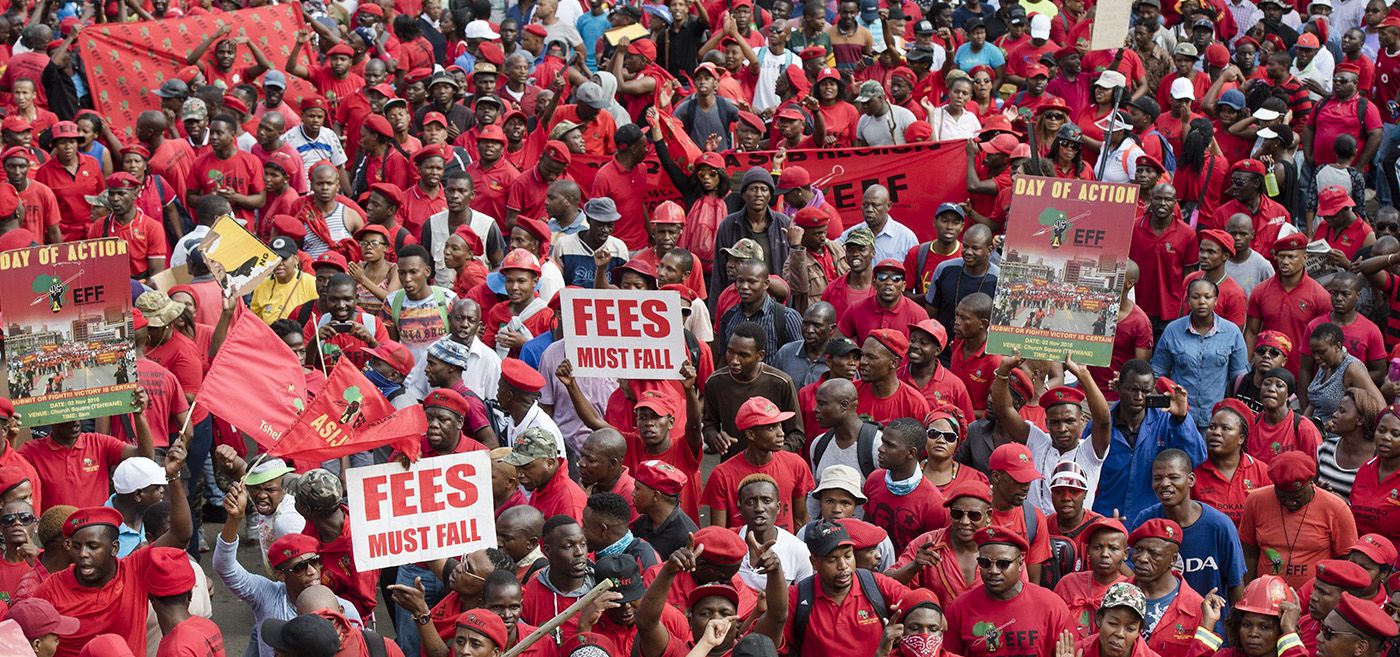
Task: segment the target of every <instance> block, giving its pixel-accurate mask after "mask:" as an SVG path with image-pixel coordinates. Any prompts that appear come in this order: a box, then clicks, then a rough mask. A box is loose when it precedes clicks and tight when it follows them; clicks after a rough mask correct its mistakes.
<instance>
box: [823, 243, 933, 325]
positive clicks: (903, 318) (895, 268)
mask: <svg viewBox="0 0 1400 657" xmlns="http://www.w3.org/2000/svg"><path fill="white" fill-rule="evenodd" d="M904 289H905V271H904V265H903V264H902V263H901V262H900V261H898V260H894V259H890V260H884V261H881V262H880V263H879V264H877V265H875V295H874V296H872V297H870V298H868V299H866V300H864V301H862V302H860V303H857V304H856V305H854V306H851V307H850V308H849V309H848V310H847V311H846V313H845V314H844V315H842V316H841V319H840V321H839V322H837V325H836V327H837V328H838V329H840V330H841V333H842V334H843V335H845V336H846V337H848V338H851V340H852V341H854V342H855V343H856V344H861V343H864V342H865V338H866V337H867V336H869V335H870V333H871V332H872V331H874V330H875V329H892V330H895V331H898V332H900V333H902V334H904V335H905V336H908V334H909V325H910V324H914V323H916V322H919V321H922V320H925V319H928V311H927V310H924V307H923V305H922V304H920V303H919V302H917V301H915V300H913V299H910V298H909V297H906V296H905V295H904Z"/></svg>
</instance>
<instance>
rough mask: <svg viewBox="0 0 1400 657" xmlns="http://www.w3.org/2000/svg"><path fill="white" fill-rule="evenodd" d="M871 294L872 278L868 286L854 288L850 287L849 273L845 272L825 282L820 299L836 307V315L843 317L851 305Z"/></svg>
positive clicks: (873, 284)
mask: <svg viewBox="0 0 1400 657" xmlns="http://www.w3.org/2000/svg"><path fill="white" fill-rule="evenodd" d="M873 296H875V283H874V281H873V280H872V281H871V283H870V286H869V287H867V288H864V289H856V288H853V287H851V285H850V274H847V275H845V276H838V277H836V280H833V281H831V282H830V283H827V284H826V290H825V291H823V292H822V301H825V302H827V303H829V304H831V306H832V307H833V308H835V309H836V316H837V317H844V316H845V315H846V312H847V311H848V310H850V309H851V308H852V307H853V306H855V305H856V304H858V303H860V302H861V301H864V300H866V299H869V298H870V297H873Z"/></svg>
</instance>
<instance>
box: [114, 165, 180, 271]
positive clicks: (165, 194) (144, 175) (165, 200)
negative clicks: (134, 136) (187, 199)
mask: <svg viewBox="0 0 1400 657" xmlns="http://www.w3.org/2000/svg"><path fill="white" fill-rule="evenodd" d="M121 157H122V160H121V165H122V170H123V171H126V172H127V173H129V174H131V175H133V176H136V179H137V180H140V181H141V191H139V192H137V193H136V207H137V208H139V209H140V210H141V212H144V213H145V214H146V216H148V217H150V218H152V219H155V220H157V221H160V222H161V223H163V224H164V225H165V227H166V233H167V234H170V227H171V226H180V227H181V234H183V232H184V228H185V226H183V225H182V223H181V222H182V220H181V219H180V212H179V206H178V205H176V203H175V201H176V196H175V187H174V186H173V185H171V184H170V181H168V180H166V179H165V178H164V177H162V176H161V175H160V174H158V173H154V172H152V171H151V169H150V160H151V151H150V149H148V148H146V147H145V146H143V145H141V144H130V145H127V146H124V147H122V155H121ZM190 228H193V226H190ZM170 245H171V247H172V248H173V247H174V245H175V242H174V240H170Z"/></svg>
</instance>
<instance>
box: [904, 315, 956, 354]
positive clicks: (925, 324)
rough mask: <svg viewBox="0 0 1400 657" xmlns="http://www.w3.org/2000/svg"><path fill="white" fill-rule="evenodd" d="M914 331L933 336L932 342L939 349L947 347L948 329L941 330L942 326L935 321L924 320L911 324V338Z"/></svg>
mask: <svg viewBox="0 0 1400 657" xmlns="http://www.w3.org/2000/svg"><path fill="white" fill-rule="evenodd" d="M914 331H923V332H924V333H927V334H929V335H931V336H933V340H934V342H937V343H938V348H939V349H942V348H944V347H946V346H947V345H948V329H945V328H943V324H942V323H941V322H939V321H938V320H936V319H925V320H923V321H920V322H914V323H911V324H910V325H909V334H910V335H911V336H912V335H913V334H914Z"/></svg>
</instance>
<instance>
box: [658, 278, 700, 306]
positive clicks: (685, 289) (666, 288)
mask: <svg viewBox="0 0 1400 657" xmlns="http://www.w3.org/2000/svg"><path fill="white" fill-rule="evenodd" d="M660 289H661V291H663V292H675V293H677V294H680V295H681V300H682V301H684V302H686V304H687V305H689V304H691V303H694V302H695V300H696V299H697V298H699V297H697V296H696V295H695V290H692V289H690V287H689V286H686V285H682V284H680V283H671V284H670V285H662V286H661V288H660ZM681 310H686V311H687V312H688V309H687V308H682V309H681Z"/></svg>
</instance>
